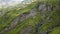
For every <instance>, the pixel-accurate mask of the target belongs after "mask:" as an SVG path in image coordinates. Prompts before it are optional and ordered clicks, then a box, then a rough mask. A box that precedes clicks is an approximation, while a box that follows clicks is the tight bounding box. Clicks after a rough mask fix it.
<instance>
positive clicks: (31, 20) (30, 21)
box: [4, 12, 41, 34]
mask: <svg viewBox="0 0 60 34" xmlns="http://www.w3.org/2000/svg"><path fill="white" fill-rule="evenodd" d="M40 19H41V16H40V13H39V12H37V14H36V17H35V18H33V17H30V18H28V19H26V20H24V21H23V22H21V23H20V24H18V25H17V26H16V27H15V28H14V29H12V30H10V31H8V32H5V33H4V34H17V33H18V32H19V31H20V30H22V29H24V28H26V27H27V26H29V25H30V26H32V28H33V29H34V28H35V27H36V25H37V24H38V22H39V20H40ZM33 31H35V29H34V30H33ZM33 31H32V32H31V33H33Z"/></svg>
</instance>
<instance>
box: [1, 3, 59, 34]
mask: <svg viewBox="0 0 60 34" xmlns="http://www.w3.org/2000/svg"><path fill="white" fill-rule="evenodd" d="M36 5H37V4H36ZM31 6H32V5H31ZM28 7H29V6H28ZM30 8H31V7H30ZM17 11H19V10H17ZM25 11H27V9H26V10H25ZM14 12H16V11H14V10H12V12H10V13H11V15H10V13H9V12H8V13H7V14H6V16H10V17H6V18H5V17H4V16H5V15H3V16H2V17H3V18H5V19H3V18H2V17H0V21H1V22H2V23H0V25H1V26H0V34H50V33H51V34H52V33H53V34H54V33H55V32H54V31H53V30H54V29H56V28H57V27H58V28H59V27H60V5H59V4H58V3H57V5H52V4H50V3H49V4H47V3H44V2H42V3H40V2H39V5H38V8H36V6H35V7H33V8H31V9H30V10H29V11H27V12H24V11H23V13H21V14H19V15H18V16H15V15H16V14H18V13H17V12H16V14H15V13H14ZM19 12H20V11H19ZM12 17H13V18H12ZM14 17H15V18H14ZM10 18H11V19H10ZM8 20H10V21H8ZM6 21H7V22H6ZM8 22H9V23H8ZM3 23H5V24H3ZM58 28H57V29H58ZM59 31H60V29H59Z"/></svg>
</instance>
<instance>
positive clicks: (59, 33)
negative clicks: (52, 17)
mask: <svg viewBox="0 0 60 34" xmlns="http://www.w3.org/2000/svg"><path fill="white" fill-rule="evenodd" d="M49 34H60V27H57V28H54V29H53V30H52V32H50V33H49Z"/></svg>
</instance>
